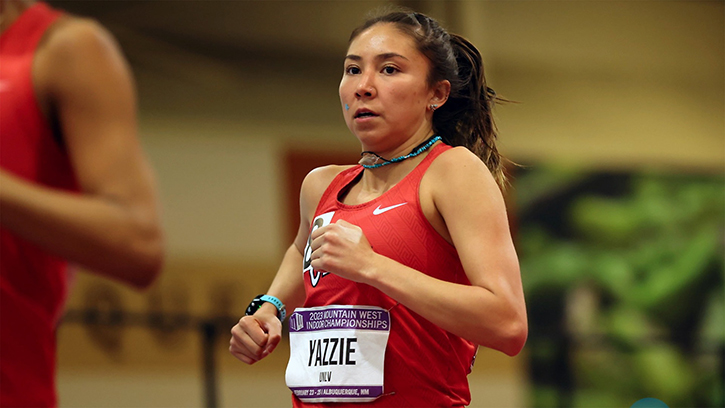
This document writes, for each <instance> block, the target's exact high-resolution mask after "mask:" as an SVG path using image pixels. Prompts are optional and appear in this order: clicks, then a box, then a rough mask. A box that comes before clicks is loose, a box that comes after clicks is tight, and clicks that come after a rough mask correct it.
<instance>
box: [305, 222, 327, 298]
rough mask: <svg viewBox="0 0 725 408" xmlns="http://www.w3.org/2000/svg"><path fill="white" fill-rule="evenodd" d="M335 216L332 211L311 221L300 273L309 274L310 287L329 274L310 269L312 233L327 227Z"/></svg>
mask: <svg viewBox="0 0 725 408" xmlns="http://www.w3.org/2000/svg"><path fill="white" fill-rule="evenodd" d="M333 215H335V212H334V211H331V212H329V213H324V214H320V215H318V216H317V217H315V220H314V221H312V229H311V230H310V235H308V236H307V244H306V245H305V253H304V261H303V264H302V273H303V274H304V273H309V274H310V282H311V283H312V287H315V286H317V283H318V282H319V281H320V278H322V277H323V276H325V275H327V274H328V273H329V272H320V271H316V270H314V269H312V265H311V264H312V259H311V258H312V248H311V246H312V232H313V231H314V230H316V229H318V228H320V227H324V226H325V225H329V224H330V221H332V216H333Z"/></svg>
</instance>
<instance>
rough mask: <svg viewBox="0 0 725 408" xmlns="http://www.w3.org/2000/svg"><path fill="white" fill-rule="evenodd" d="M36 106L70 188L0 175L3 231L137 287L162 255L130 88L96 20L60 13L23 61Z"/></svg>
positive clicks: (123, 67)
mask: <svg viewBox="0 0 725 408" xmlns="http://www.w3.org/2000/svg"><path fill="white" fill-rule="evenodd" d="M33 82H34V85H35V89H36V94H37V96H38V102H39V105H40V107H41V109H42V110H43V111H44V113H45V114H46V116H47V117H48V118H49V121H53V120H57V122H58V124H59V126H60V131H61V134H62V138H63V143H64V148H65V149H66V150H67V152H68V155H69V157H70V160H71V164H72V166H73V168H74V171H75V173H76V176H77V180H78V183H79V186H80V189H81V193H80V194H75V193H68V192H65V191H59V190H54V189H50V188H46V187H44V186H40V185H36V184H31V183H29V182H27V181H25V180H23V179H20V178H18V177H16V176H14V175H12V174H10V173H8V172H5V171H0V206H2V211H0V222H2V225H3V227H5V228H7V229H8V230H10V231H12V232H14V233H15V234H17V235H19V236H21V237H22V238H24V239H27V240H28V241H31V242H33V243H36V244H37V245H39V246H41V247H43V248H45V249H46V250H47V251H49V252H52V253H54V254H56V255H58V256H61V257H63V258H65V259H68V260H69V261H71V262H75V263H78V264H81V265H83V266H85V267H87V268H89V269H91V270H93V271H95V272H98V273H100V274H102V275H105V276H109V277H113V278H116V279H119V280H121V281H124V282H126V283H129V284H132V285H134V286H137V287H145V286H148V285H149V284H150V283H151V282H152V281H153V279H154V278H155V277H156V276H157V274H158V272H159V271H160V269H161V266H162V262H163V255H164V248H163V239H162V233H161V223H160V217H159V214H158V208H157V207H158V204H157V195H156V187H155V181H154V176H153V173H152V170H151V168H150V166H149V164H148V163H147V161H146V158H145V156H144V154H143V152H142V150H141V146H140V143H139V141H138V139H137V134H136V132H137V130H136V101H135V98H136V96H135V93H134V85H133V81H132V78H131V73H130V70H129V68H128V66H127V64H126V61H125V59H124V58H123V56H122V55H121V52H120V50H119V48H118V46H117V45H116V43H115V41H114V40H113V38H112V37H111V35H110V34H109V33H108V32H107V31H106V30H105V29H103V28H102V27H101V26H100V25H98V24H96V23H94V22H92V21H90V20H84V19H79V18H75V17H62V18H61V20H59V21H58V22H57V23H56V24H55V25H54V27H53V28H52V32H49V34H48V38H47V40H46V41H44V42H43V44H42V45H41V46H40V47H39V48H38V50H37V52H36V56H35V60H34V65H33Z"/></svg>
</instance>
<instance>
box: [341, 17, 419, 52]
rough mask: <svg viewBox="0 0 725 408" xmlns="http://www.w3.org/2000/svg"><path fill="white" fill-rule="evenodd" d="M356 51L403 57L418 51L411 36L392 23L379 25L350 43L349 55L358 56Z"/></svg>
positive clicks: (367, 30) (363, 32)
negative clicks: (393, 54) (392, 54)
mask: <svg viewBox="0 0 725 408" xmlns="http://www.w3.org/2000/svg"><path fill="white" fill-rule="evenodd" d="M355 50H359V51H367V52H377V53H380V54H385V53H395V54H400V55H403V56H406V55H410V54H414V53H417V51H418V50H417V48H416V47H415V44H414V42H413V39H412V38H411V37H410V35H408V34H406V33H404V32H402V31H401V30H399V29H398V28H397V27H395V25H394V24H392V23H378V24H375V25H373V26H371V27H369V28H367V29H366V30H364V31H362V32H361V33H360V34H359V35H358V36H357V37H355V39H354V40H352V41H351V42H350V46H349V47H348V54H356V52H355ZM410 57H414V56H413V55H410Z"/></svg>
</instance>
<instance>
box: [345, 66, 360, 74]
mask: <svg viewBox="0 0 725 408" xmlns="http://www.w3.org/2000/svg"><path fill="white" fill-rule="evenodd" d="M345 73H347V74H350V75H357V74H359V73H360V68H358V67H347V69H345Z"/></svg>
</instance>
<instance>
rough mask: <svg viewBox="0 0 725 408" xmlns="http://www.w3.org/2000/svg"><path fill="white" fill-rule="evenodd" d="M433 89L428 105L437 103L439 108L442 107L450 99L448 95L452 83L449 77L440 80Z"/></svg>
mask: <svg viewBox="0 0 725 408" xmlns="http://www.w3.org/2000/svg"><path fill="white" fill-rule="evenodd" d="M432 91H433V93H432V95H431V99H430V103H429V104H428V105H436V107H437V108H440V107H441V106H443V104H444V103H446V101H447V100H448V95H450V93H451V83H450V82H449V81H448V80H447V79H444V80H442V81H438V82H437V83H436V84H435V86H434V87H433V89H432Z"/></svg>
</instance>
